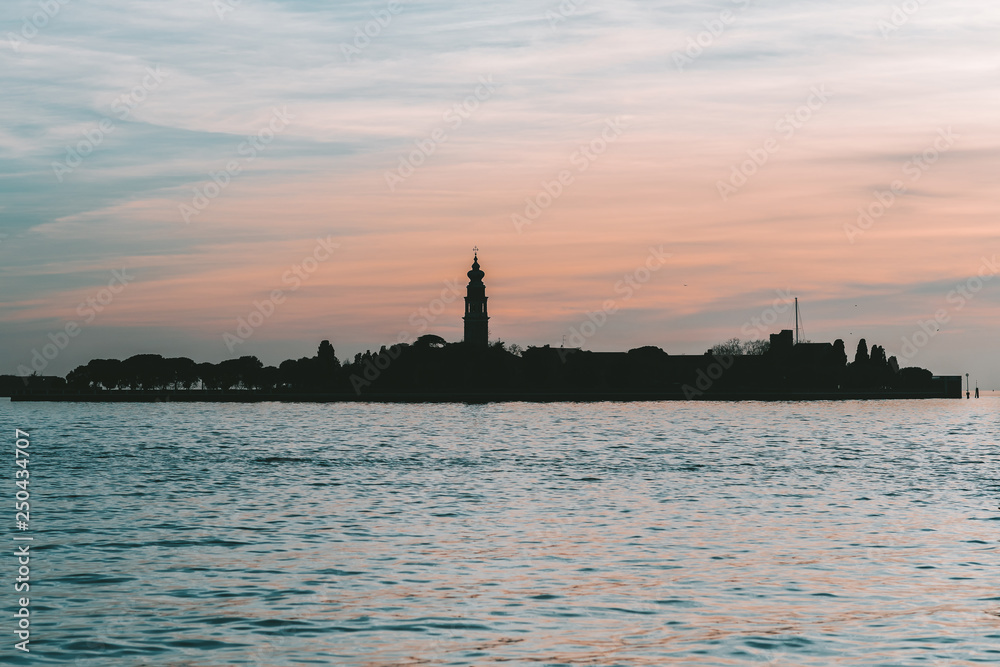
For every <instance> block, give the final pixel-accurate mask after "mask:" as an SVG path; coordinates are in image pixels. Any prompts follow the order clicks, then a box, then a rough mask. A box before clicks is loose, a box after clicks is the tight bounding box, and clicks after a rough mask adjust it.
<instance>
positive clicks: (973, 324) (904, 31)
mask: <svg viewBox="0 0 1000 667" xmlns="http://www.w3.org/2000/svg"><path fill="white" fill-rule="evenodd" d="M905 7H906V8H905V9H904V8H903V5H900V4H898V3H897V5H896V6H895V8H894V5H893V3H891V2H886V3H881V2H874V3H873V2H868V1H866V2H860V1H853V0H848V1H837V2H834V1H832V0H828V1H808V2H788V1H786V0H772V1H767V0H761V1H750V2H746V1H744V0H739V1H738V2H733V1H730V0H720V1H717V2H705V3H692V2H679V1H676V0H663V1H651V2H604V1H600V0H563V1H562V2H551V3H545V2H540V3H534V2H523V1H519V0H515V1H513V2H505V3H497V4H493V5H490V4H487V3H457V2H437V1H428V2H406V1H402V0H401V1H400V2H377V1H374V2H353V1H347V2H343V1H339V2H335V3H333V2H330V3H323V2H313V1H309V0H290V1H283V2H282V1H271V2H264V1H258V0H242V1H241V2H237V1H236V0H176V1H173V2H169V3H164V2H152V1H145V2H135V1H130V2H123V1H122V0H105V1H103V2H100V3H97V2H91V1H89V0H61V1H60V0H53V1H52V2H51V3H48V4H47V5H46V3H42V4H41V5H40V4H39V3H37V2H20V1H11V2H6V3H4V5H3V8H2V9H0V16H2V18H3V25H4V28H3V35H2V37H3V39H2V41H0V85H2V89H3V91H4V94H3V95H2V96H0V109H2V116H0V117H2V118H3V123H2V124H0V234H2V236H0V259H2V262H0V272H2V276H3V286H4V290H3V295H2V297H0V319H2V323H0V339H2V340H3V346H2V358H0V373H15V372H16V369H17V368H18V366H19V365H24V366H30V364H31V361H32V359H33V352H34V351H35V350H41V349H42V348H43V346H45V345H47V344H49V343H50V342H52V341H53V338H55V339H58V340H61V341H63V342H65V339H63V338H62V337H61V336H60V335H59V332H64V331H66V327H67V324H68V323H72V324H75V325H77V326H78V327H79V330H78V332H77V333H76V334H75V335H74V336H73V337H72V338H71V339H70V340H69V342H68V344H66V345H65V346H64V347H65V349H61V350H59V353H58V355H56V356H55V358H53V359H51V360H48V361H47V363H46V364H45V370H44V372H45V373H47V374H52V373H57V374H64V373H66V372H67V371H68V370H71V369H72V368H73V367H75V366H76V365H79V364H83V363H86V362H87V361H88V360H89V359H91V358H94V357H118V358H123V357H125V356H129V355H131V354H136V353H140V352H158V353H162V354H165V355H171V356H177V355H183V356H189V357H192V358H194V359H196V360H199V361H218V360H220V359H223V358H227V357H230V356H233V355H234V354H235V355H243V354H254V355H257V356H259V357H260V358H261V359H262V360H263V361H264V362H265V363H267V364H276V363H278V362H280V361H281V360H283V359H286V358H289V357H299V356H305V355H312V354H313V353H314V352H315V349H316V347H317V345H318V343H319V341H320V340H322V339H324V338H328V339H330V340H331V341H332V342H333V344H334V347H335V348H336V350H337V353H338V355H339V356H340V357H342V358H343V357H345V356H353V354H354V353H355V352H359V351H363V350H365V349H369V348H371V349H376V348H378V347H379V346H380V345H383V344H387V345H388V344H392V343H394V342H396V341H397V340H399V339H400V338H402V337H407V336H408V337H410V339H412V338H413V337H415V336H417V335H420V334H422V333H437V334H439V335H441V336H443V337H444V338H446V339H448V340H459V339H460V338H461V326H460V325H461V319H460V318H461V315H462V299H461V296H462V295H464V288H465V284H466V282H467V278H466V277H465V272H466V271H468V269H469V265H470V264H471V261H472V248H473V246H478V247H479V248H480V254H479V257H480V261H481V263H482V267H483V270H484V271H485V272H486V278H485V282H486V285H487V294H488V296H489V297H490V301H489V309H490V315H491V317H492V320H491V323H490V324H491V337H492V338H494V339H496V338H499V339H502V340H504V341H506V342H508V343H519V344H521V345H522V346H526V345H532V344H536V345H540V344H545V343H550V344H554V345H558V344H560V343H561V342H562V340H563V337H564V336H566V337H567V338H572V337H573V336H574V332H578V331H580V326H581V324H582V323H584V322H588V321H592V320H593V319H594V317H592V316H589V315H588V314H593V313H596V312H597V311H599V310H602V309H603V308H605V304H607V303H608V302H614V312H612V313H610V314H609V315H608V316H607V318H606V321H603V323H602V324H601V326H599V327H594V329H595V330H594V331H593V333H592V334H591V335H588V336H586V337H585V339H584V340H583V341H582V345H583V347H585V348H588V349H594V350H625V349H628V348H631V347H638V346H641V345H657V346H660V347H662V348H664V349H665V350H667V351H668V352H672V353H692V352H695V353H696V352H702V351H704V349H706V348H707V347H709V346H710V345H711V344H713V343H715V342H719V341H721V340H725V339H728V338H732V337H742V338H747V337H766V336H767V334H768V333H770V332H771V331H777V330H778V329H781V328H790V327H791V326H792V316H791V311H790V308H789V307H788V303H787V299H788V298H789V295H790V296H797V297H799V300H800V303H801V308H802V314H803V320H804V325H805V337H806V338H809V339H812V340H817V341H832V340H833V339H835V338H843V339H844V340H845V342H846V344H847V347H848V350H853V349H854V347H855V345H856V344H857V340H858V339H859V338H861V337H864V338H866V339H867V340H868V342H869V344H871V343H878V344H881V345H883V346H885V348H886V350H887V353H888V354H895V355H897V356H900V357H901V361H903V358H904V357H906V360H905V361H903V363H902V365H918V366H923V367H927V368H930V369H931V370H933V371H935V372H938V373H942V374H958V373H963V374H964V373H965V372H969V373H971V374H972V375H973V377H976V378H978V379H979V380H980V383H981V384H982V385H983V386H984V387H989V388H993V387H995V386H996V387H1000V362H998V360H997V355H996V354H995V350H996V332H997V323H998V322H1000V317H998V316H1000V277H996V275H995V274H997V273H1000V257H998V250H1000V247H998V239H1000V228H998V224H997V223H998V213H1000V198H998V196H997V195H998V194H1000V183H998V171H997V169H996V164H997V157H998V155H1000V131H998V127H997V120H996V119H997V118H1000V87H998V86H997V80H998V75H1000V47H998V46H997V41H996V34H997V30H998V28H1000V7H998V6H995V5H993V4H988V3H981V2H971V1H964V0H957V1H953V2H947V3H931V2H927V3H917V2H913V3H905ZM53 8H55V9H53ZM650 258H653V260H650ZM644 267H645V268H644ZM115 271H117V272H119V274H118V275H121V276H124V280H122V279H119V278H116V274H115V273H114V272H115ZM109 283H112V287H113V289H112V288H110V287H109ZM275 290H281V292H282V294H281V299H280V300H279V301H280V302H279V301H274V302H272V301H271V298H272V295H273V292H274V291H275ZM88 300H90V301H88ZM269 304H270V305H273V306H274V307H273V309H272V308H271V307H270V305H269ZM253 312H263V313H264V314H263V315H259V316H255V317H254V320H253V321H254V322H258V323H259V325H258V326H255V327H253V330H252V333H251V335H249V336H247V337H246V340H245V341H244V342H241V343H239V344H237V345H235V346H227V345H226V344H225V342H224V341H223V335H224V334H226V333H234V332H236V330H237V327H238V324H239V321H240V318H244V319H247V318H249V317H250V315H251V314H252V313H253ZM935 317H937V319H936V320H935ZM597 319H601V318H599V317H598V318H597ZM758 323H760V325H758ZM587 331H590V328H588V329H587ZM244 332H245V330H244ZM750 334H753V335H750ZM904 341H909V342H910V344H911V347H910V348H906V344H905V343H904ZM576 342H580V341H579V340H577V341H576ZM52 344H53V345H55V344H56V343H55V342H52ZM51 349H53V348H50V350H51ZM906 352H911V353H912V354H909V355H907V354H906Z"/></svg>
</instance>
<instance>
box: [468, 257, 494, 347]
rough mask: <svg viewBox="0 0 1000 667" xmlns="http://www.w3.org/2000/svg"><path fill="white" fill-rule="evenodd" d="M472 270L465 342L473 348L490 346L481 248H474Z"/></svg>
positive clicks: (470, 273) (469, 274)
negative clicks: (480, 254)
mask: <svg viewBox="0 0 1000 667" xmlns="http://www.w3.org/2000/svg"><path fill="white" fill-rule="evenodd" d="M472 251H473V252H474V253H475V256H474V257H473V259H472V270H471V271H469V273H468V276H469V286H468V288H466V296H465V317H463V318H462V319H463V320H464V321H465V342H466V344H468V345H471V346H473V347H480V348H485V347H488V346H489V337H490V328H489V321H490V318H489V315H487V314H486V285H484V284H483V276H485V275H486V274H485V273H484V272H482V271H480V270H479V248H478V247H477V248H473V249H472Z"/></svg>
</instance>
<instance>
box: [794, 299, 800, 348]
mask: <svg viewBox="0 0 1000 667" xmlns="http://www.w3.org/2000/svg"><path fill="white" fill-rule="evenodd" d="M795 344H796V345H798V344H799V297H795Z"/></svg>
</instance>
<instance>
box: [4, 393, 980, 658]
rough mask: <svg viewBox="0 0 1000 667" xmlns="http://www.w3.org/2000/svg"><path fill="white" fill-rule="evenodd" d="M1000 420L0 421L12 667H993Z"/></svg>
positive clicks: (518, 412) (87, 407) (962, 409)
mask: <svg viewBox="0 0 1000 667" xmlns="http://www.w3.org/2000/svg"><path fill="white" fill-rule="evenodd" d="M998 408H1000V399H998V398H995V397H988V398H983V399H980V400H978V401H975V400H973V401H965V400H961V401H959V400H950V401H949V400H936V401H869V402H816V403H755V402H745V403H683V402H668V403H601V404H544V405H535V404H491V405H469V406H466V405H359V404H349V405H348V404H333V405H311V404H303V405H296V404H249V405H238V404H151V405H135V404H131V405H130V404H117V405H116V404H31V403H9V402H2V403H0V411H2V413H3V414H4V416H5V421H6V423H7V424H8V429H9V432H10V436H11V437H10V439H11V444H13V429H14V428H15V427H17V428H21V429H24V430H27V431H29V432H30V433H31V443H32V444H31V451H32V458H31V465H32V477H31V491H32V502H33V505H32V530H31V534H32V535H33V536H34V538H35V542H34V546H33V549H34V558H33V560H32V579H33V583H32V591H31V592H32V605H33V616H32V620H33V625H32V629H33V634H32V644H31V646H32V653H31V659H30V661H28V660H24V659H22V658H21V657H20V656H18V655H15V653H16V652H15V651H13V650H12V648H11V645H12V643H13V641H8V643H7V645H6V646H5V647H4V649H3V651H4V655H5V656H6V657H9V658H10V661H11V662H12V664H29V662H30V664H76V665H83V666H87V667H90V666H94V667H97V666H105V665H126V666H133V665H134V666H139V665H178V666H180V665H187V666H205V667H214V666H222V665H325V664H332V665H364V666H376V665H491V664H503V665H511V664H526V665H531V664H536V665H666V664H678V665H680V664H684V665H753V664H759V665H834V664H836V665H977V664H988V663H990V664H992V663H996V662H998V661H1000V577H998V576H997V560H998V555H1000V554H998V551H997V545H998V530H1000V510H998V499H1000V468H998V463H997V460H998V459H997V446H996V434H997V433H998V424H1000V418H998V415H1000V410H998ZM11 465H12V464H11V463H10V462H8V466H11ZM10 476H11V477H12V474H11V475H10ZM11 495H13V493H12V492H11ZM11 551H13V550H12V549H11ZM7 560H8V562H12V559H7ZM11 569H12V568H11V567H10V566H8V570H11ZM13 598H14V594H13V593H11V592H8V593H7V599H6V600H5V601H4V604H5V605H6V606H7V607H8V608H10V607H11V606H12V604H13V602H14V599H13ZM9 636H10V635H9ZM19 660H20V662H18V661H19Z"/></svg>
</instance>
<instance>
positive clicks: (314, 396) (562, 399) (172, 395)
mask: <svg viewBox="0 0 1000 667" xmlns="http://www.w3.org/2000/svg"><path fill="white" fill-rule="evenodd" d="M956 398H957V399H961V398H963V395H962V394H961V393H959V394H958V395H951V396H949V395H946V394H945V392H942V391H940V390H939V391H934V390H928V391H909V392H903V391H888V390H882V391H743V392H711V393H705V394H703V395H701V396H697V397H688V396H685V395H684V394H683V393H682V392H680V391H676V392H664V391H657V392H640V391H620V392H611V391H604V392H565V391H563V392H531V393H524V392H481V393H480V392H448V393H429V394H389V393H387V394H344V393H301V392H295V393H291V392H258V391H250V390H239V391H222V390H212V389H190V390H148V391H147V390H107V391H101V392H75V391H33V392H17V393H15V394H14V395H12V396H11V397H10V400H11V401H12V402H56V403H599V402H600V403H604V402H619V403H620V402H650V401H858V400H888V399H906V400H926V399H956Z"/></svg>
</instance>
